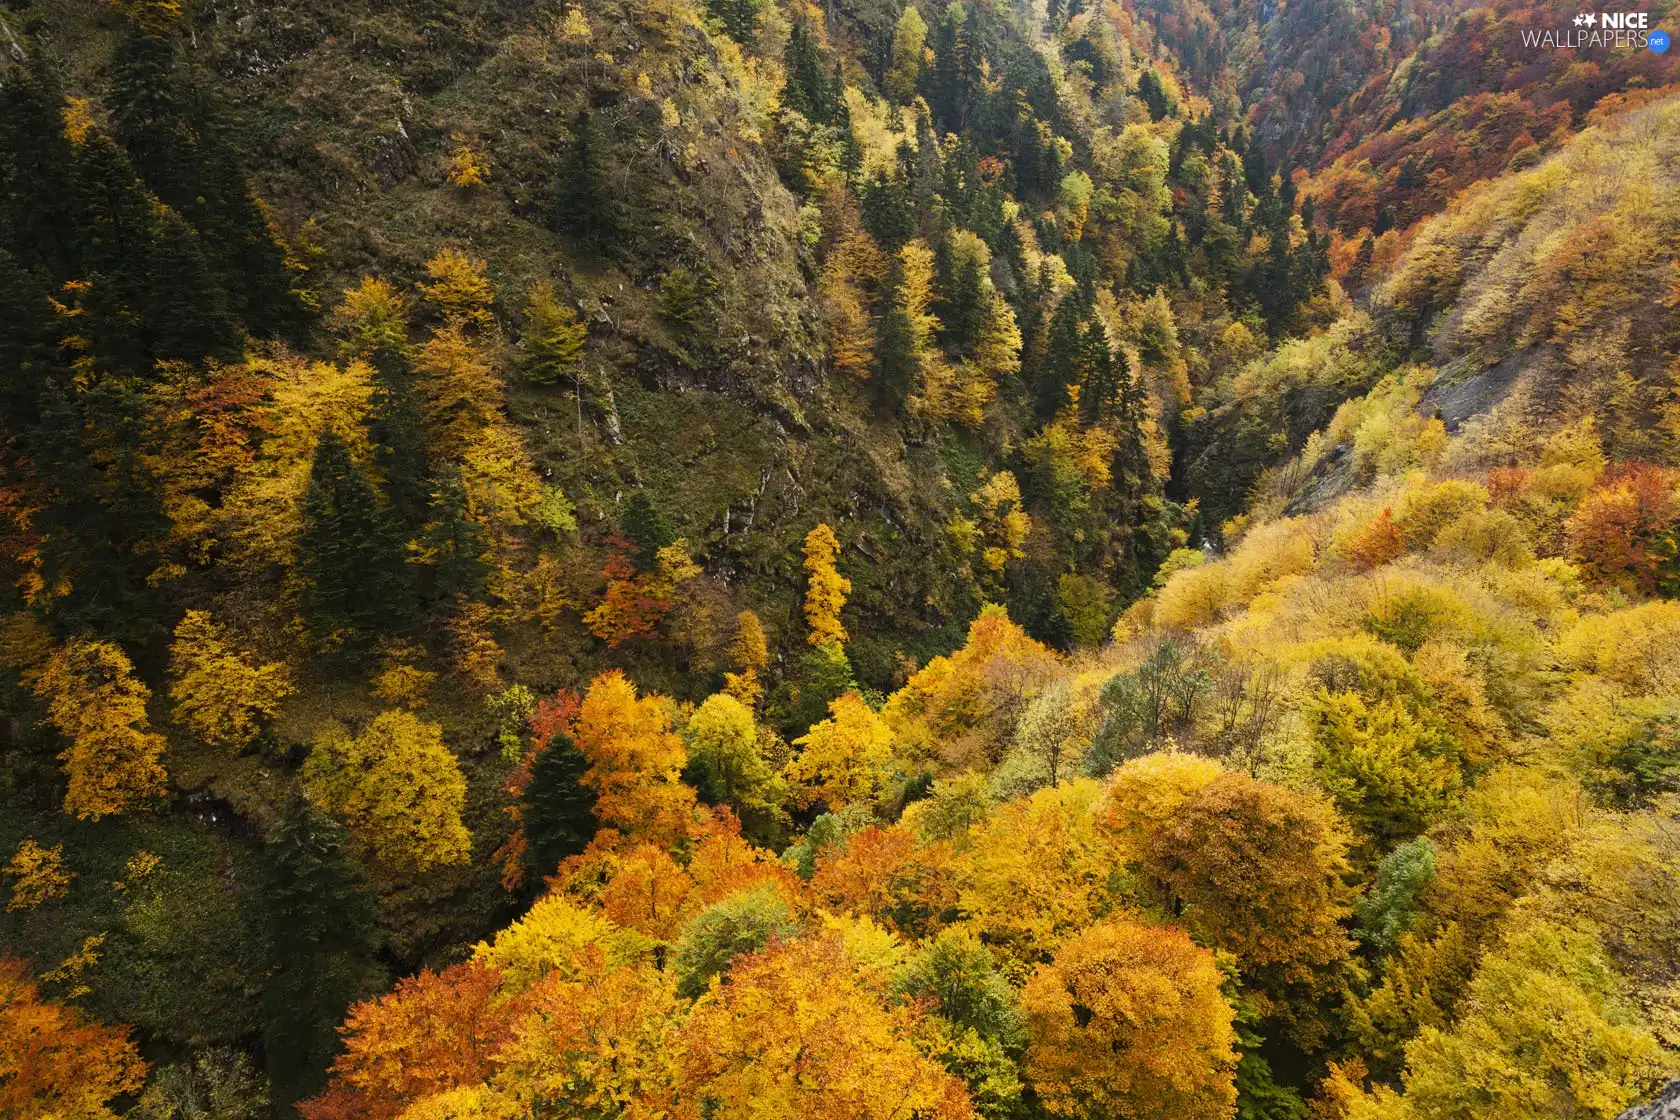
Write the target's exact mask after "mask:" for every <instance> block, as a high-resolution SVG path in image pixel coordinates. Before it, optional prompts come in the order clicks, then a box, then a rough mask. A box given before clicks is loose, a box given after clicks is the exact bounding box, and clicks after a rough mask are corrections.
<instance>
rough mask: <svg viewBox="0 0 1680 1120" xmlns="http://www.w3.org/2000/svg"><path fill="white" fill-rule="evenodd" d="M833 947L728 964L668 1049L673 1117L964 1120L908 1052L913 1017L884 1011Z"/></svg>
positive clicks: (785, 948) (940, 1081) (967, 1113)
mask: <svg viewBox="0 0 1680 1120" xmlns="http://www.w3.org/2000/svg"><path fill="white" fill-rule="evenodd" d="M882 997H883V993H882V992H880V991H877V990H875V988H874V986H873V985H872V984H871V983H870V982H869V981H868V980H867V979H866V978H865V977H864V975H863V974H860V972H859V970H858V969H857V967H856V965H855V963H854V962H853V961H851V960H850V959H848V957H847V954H846V950H845V947H844V945H843V944H842V941H841V939H840V938H839V937H837V936H834V935H831V934H826V935H822V936H818V937H811V938H802V939H799V940H795V941H789V942H783V943H781V944H778V945H773V946H771V947H770V948H768V949H766V950H764V951H763V952H761V953H758V954H756V955H754V956H751V957H747V958H746V959H744V960H740V961H737V962H736V963H735V965H734V966H733V967H732V968H731V969H730V972H729V976H728V978H727V979H726V980H725V981H724V982H723V983H722V984H721V985H719V986H718V987H716V988H714V989H712V990H711V991H710V992H708V993H707V994H706V995H704V996H702V997H701V999H700V1001H699V1002H698V1003H697V1004H695V1007H694V1011H693V1013H692V1014H691V1015H690V1016H689V1018H688V1021H687V1022H686V1023H684V1024H683V1027H682V1029H681V1031H680V1033H679V1036H678V1040H677V1049H676V1053H677V1059H676V1060H677V1063H678V1071H679V1072H678V1079H679V1085H680V1087H681V1089H682V1099H681V1101H680V1103H679V1106H678V1111H677V1115H678V1116H679V1117H682V1118H684V1120H697V1118H699V1117H702V1116H711V1115H716V1116H749V1115H750V1116H762V1117H786V1118H792V1117H803V1116H844V1117H847V1118H848V1120H902V1118H904V1117H910V1116H916V1117H920V1118H921V1120H968V1118H970V1117H972V1116H973V1107H972V1106H971V1104H970V1103H969V1099H968V1092H967V1090H966V1088H965V1087H964V1085H963V1083H962V1082H961V1081H959V1080H957V1079H956V1078H955V1077H953V1076H951V1074H949V1073H947V1072H946V1071H945V1069H944V1068H943V1067H941V1066H940V1065H939V1064H938V1063H937V1062H935V1061H934V1060H932V1059H931V1058H928V1057H927V1056H925V1055H924V1054H923V1053H922V1052H921V1051H920V1050H919V1049H918V1048H917V1046H916V1044H915V1040H916V1039H917V1037H918V1036H919V1032H920V1030H921V1025H920V1023H919V1016H918V1013H917V1012H916V1011H915V1010H914V1009H913V1008H911V1007H908V1006H904V1005H899V1006H895V1007H888V1006H887V1005H886V1003H885V1002H884V1000H883V998H882Z"/></svg>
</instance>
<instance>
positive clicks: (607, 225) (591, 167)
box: [554, 110, 621, 255]
mask: <svg viewBox="0 0 1680 1120" xmlns="http://www.w3.org/2000/svg"><path fill="white" fill-rule="evenodd" d="M600 149H601V140H600V136H599V134H598V130H597V129H596V127H595V121H594V118H593V117H591V116H590V114H589V111H588V110H584V111H583V112H580V113H579V114H578V115H577V118H576V119H575V120H574V121H573V123H572V142H571V143H570V144H568V145H567V146H566V152H565V155H564V157H563V158H562V160H561V163H560V188H559V191H558V192H557V193H556V196H555V205H554V224H555V226H556V227H558V228H559V229H561V230H563V231H564V232H566V233H569V234H571V235H572V236H573V237H574V238H576V239H577V240H578V241H580V242H582V243H583V244H585V245H588V246H590V247H591V248H593V249H594V250H595V251H596V252H597V253H601V254H602V255H610V254H611V253H612V252H613V250H614V249H615V248H616V247H617V245H618V240H619V236H620V232H621V231H620V225H621V218H620V210H619V202H618V198H617V196H616V195H615V194H614V193H613V190H612V188H611V186H609V184H608V183H607V176H606V170H605V168H604V167H603V166H602V159H601V150H600Z"/></svg>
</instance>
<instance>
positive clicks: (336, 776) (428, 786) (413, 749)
mask: <svg viewBox="0 0 1680 1120" xmlns="http://www.w3.org/2000/svg"><path fill="white" fill-rule="evenodd" d="M303 781H304V785H305V787H306V788H307V789H308V790H309V795H310V797H312V798H313V799H314V800H315V801H316V802H317V803H319V804H320V806H321V807H322V808H323V809H325V810H327V812H329V813H332V814H333V815H334V816H336V817H339V818H340V819H342V820H343V821H344V823H345V824H346V825H347V826H348V827H349V829H350V831H351V834H352V835H353V836H355V838H356V839H357V840H358V841H359V842H360V843H362V844H363V845H365V846H366V847H367V848H368V849H369V850H370V851H371V852H372V853H373V854H374V855H375V856H376V857H377V858H378V859H379V860H380V862H382V863H385V864H387V865H389V866H391V867H393V868H397V869H399V870H403V871H424V870H426V869H427V868H431V867H435V866H438V865H442V864H459V863H466V862H467V859H468V857H469V855H470V853H471V850H472V838H471V837H470V836H469V835H468V834H467V829H466V826H465V825H463V824H462V823H461V808H462V806H463V805H464V804H465V803H466V798H467V781H466V779H465V778H464V777H462V776H461V767H460V764H459V763H457V762H456V761H455V756H454V755H453V754H451V753H450V752H449V748H448V747H446V746H444V743H443V731H442V729H441V728H439V727H438V725H437V724H435V723H427V722H426V721H424V720H422V719H419V718H418V717H416V716H414V715H413V714H411V713H409V712H404V711H400V710H399V711H389V712H382V713H380V714H379V715H378V716H376V717H375V718H374V720H373V722H372V723H370V724H368V726H367V728H366V729H365V730H363V731H362V733H361V734H360V735H355V736H351V735H348V734H346V733H345V732H344V731H343V730H342V729H332V730H329V731H328V732H326V733H324V734H323V735H322V736H321V737H320V738H319V739H318V740H317V741H316V743H315V748H314V750H312V751H311V752H310V754H309V758H308V759H307V760H306V761H305V762H304V764H303Z"/></svg>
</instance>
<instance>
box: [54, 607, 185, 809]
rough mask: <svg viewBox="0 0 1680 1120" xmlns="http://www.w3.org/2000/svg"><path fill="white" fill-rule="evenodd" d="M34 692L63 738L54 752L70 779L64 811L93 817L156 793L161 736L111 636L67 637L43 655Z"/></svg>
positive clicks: (163, 777) (161, 778) (160, 787)
mask: <svg viewBox="0 0 1680 1120" xmlns="http://www.w3.org/2000/svg"><path fill="white" fill-rule="evenodd" d="M35 692H36V694H37V695H39V696H41V697H43V698H45V699H46V701H47V719H48V720H49V721H51V723H52V725H53V726H54V727H56V728H57V729H58V732H59V734H61V735H63V736H64V737H65V738H66V739H68V740H69V741H70V745H69V746H68V747H66V748H65V749H64V751H63V752H62V753H61V754H60V755H59V756H58V757H59V758H60V759H62V760H63V762H64V772H65V774H66V775H67V776H68V777H69V779H70V788H69V790H68V791H66V793H65V795H64V811H65V812H66V813H69V814H71V815H72V816H75V817H80V818H82V819H83V820H95V821H96V820H98V819H99V818H100V817H105V816H111V815H114V814H117V813H126V812H128V811H129V810H131V809H137V808H139V807H140V806H141V805H143V804H145V803H146V802H147V801H150V800H151V799H152V798H154V797H160V796H162V794H163V792H164V787H165V783H166V782H167V781H168V775H167V774H166V773H165V772H164V769H163V766H162V764H161V763H160V762H159V761H158V759H159V758H160V756H161V755H162V754H163V736H161V735H159V734H157V733H156V732H154V731H152V730H151V724H150V723H149V722H148V720H147V718H146V701H147V700H149V699H150V698H151V695H152V693H151V690H150V689H148V688H147V687H146V686H145V685H144V684H142V683H141V682H140V681H139V680H138V679H136V677H135V676H134V666H133V664H131V663H130V662H129V660H128V655H127V654H125V653H123V651H122V650H121V649H119V648H118V647H117V646H116V645H115V644H113V643H111V642H92V641H88V640H86V639H84V638H72V639H71V640H70V641H69V642H67V643H65V644H64V645H63V646H62V647H61V648H59V649H58V650H57V651H56V652H55V653H54V654H53V655H52V657H51V658H49V659H48V660H47V664H46V666H45V668H43V669H42V670H41V675H40V677H39V678H38V679H37V680H36V682H35Z"/></svg>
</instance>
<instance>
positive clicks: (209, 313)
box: [146, 210, 239, 361]
mask: <svg viewBox="0 0 1680 1120" xmlns="http://www.w3.org/2000/svg"><path fill="white" fill-rule="evenodd" d="M149 263H150V265H151V268H150V274H151V284H150V289H151V293H150V294H151V299H150V301H149V306H148V307H147V311H146V325H147V327H148V328H150V329H149V331H148V333H149V334H150V336H151V352H152V356H153V357H155V358H159V359H168V358H175V359H180V360H183V361H196V360H198V359H200V358H204V357H218V358H224V359H228V360H232V359H235V358H237V357H238V356H239V331H238V327H236V326H235V325H234V322H233V320H232V318H231V317H230V316H229V315H228V310H227V297H226V295H225V294H224V293H223V291H222V289H221V287H220V286H219V285H217V283H216V279H215V277H214V276H213V275H212V274H211V271H210V265H209V263H208V262H207V261H206V260H205V257H204V251H203V249H202V248H201V247H200V245H199V239H198V232H197V231H196V230H194V229H193V228H192V226H190V225H188V224H187V222H186V220H185V219H184V218H182V217H181V216H180V215H179V214H178V213H176V212H175V211H174V210H169V211H166V212H165V213H164V215H163V219H162V221H161V223H160V226H159V229H158V237H157V248H156V251H155V252H154V253H153V254H152V257H151V260H150V262H149Z"/></svg>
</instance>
